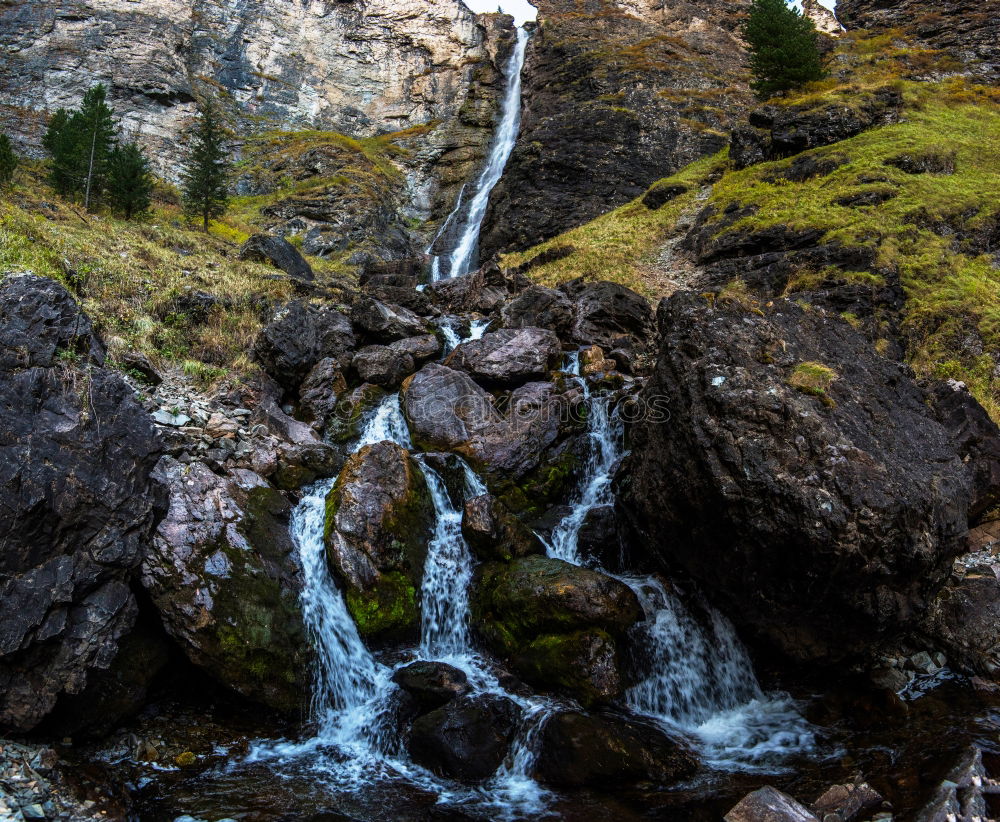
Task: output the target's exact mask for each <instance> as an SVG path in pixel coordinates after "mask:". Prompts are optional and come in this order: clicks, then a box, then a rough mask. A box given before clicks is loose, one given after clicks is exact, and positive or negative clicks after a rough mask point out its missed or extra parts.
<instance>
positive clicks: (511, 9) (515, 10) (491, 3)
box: [465, 0, 836, 25]
mask: <svg viewBox="0 0 1000 822" xmlns="http://www.w3.org/2000/svg"><path fill="white" fill-rule="evenodd" d="M819 1H820V3H822V4H823V5H824V6H826V7H827V8H828V9H832V8H833V5H834V3H835V2H836V0H819ZM465 5H467V6H468V7H469V8H470V9H472V10H473V11H475V12H486V11H496V10H497V0H465ZM499 5H500V10H501V11H504V12H506V13H507V14H510V15H513V17H514V19H515V20H516V21H517V25H521V23H523V22H524V21H525V20H534V19H535V16H536V15H537V14H538V10H537V9H536V8H535V7H534V6H532V5H531V4H530V3H529V2H528V0H500V3H499ZM794 5H798V4H797V3H795V4H794Z"/></svg>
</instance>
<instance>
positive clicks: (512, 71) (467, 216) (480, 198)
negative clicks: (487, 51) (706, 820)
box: [431, 26, 528, 282]
mask: <svg viewBox="0 0 1000 822" xmlns="http://www.w3.org/2000/svg"><path fill="white" fill-rule="evenodd" d="M527 45H528V32H527V30H526V29H525V28H524V27H523V26H519V27H518V28H517V35H516V39H515V42H514V49H513V50H512V51H511V54H510V58H509V59H508V61H507V67H506V69H505V71H504V79H505V81H506V92H505V93H504V99H503V105H502V108H501V113H500V124H499V126H498V127H497V131H496V135H495V136H494V138H493V144H492V145H491V147H490V153H489V156H488V157H487V159H486V166H485V167H484V168H483V171H482V173H481V174H480V175H479V179H478V180H477V181H476V185H475V192H474V193H473V195H472V196H471V197H470V198H469V199H468V205H467V206H465V207H464V208H463V204H462V194H464V193H465V189H464V188H463V189H462V194H460V195H459V202H458V204H457V205H456V206H455V209H454V210H453V211H452V213H451V214H450V215H449V216H448V219H447V220H445V223H444V225H442V227H441V230H440V231H439V232H438V236H437V237H436V238H435V240H434V243H432V244H431V248H434V247H435V246H436V245H438V244H439V241H440V239H441V238H443V237H444V236H445V235H446V234H447V233H448V231H449V230H450V229H451V228H452V227H453V226H457V227H458V228H459V233H458V235H457V239H456V241H455V244H454V246H453V247H452V249H451V252H450V253H449V254H447V255H438V256H435V257H434V258H433V259H432V260H431V281H432V282H433V281H436V280H439V279H445V278H450V277H461V276H463V275H465V274H468V273H469V271H470V270H471V269H472V265H473V262H474V261H475V258H476V253H477V252H478V250H479V233H480V231H481V229H482V227H483V218H484V217H485V216H486V207H487V206H488V205H489V201H490V193H491V192H492V191H493V188H494V186H496V184H497V183H498V182H499V181H500V178H501V176H503V170H504V167H505V166H506V165H507V160H508V159H509V158H510V153H511V151H513V150H514V143H515V142H516V141H517V134H518V129H519V128H520V125H521V69H522V68H523V67H524V55H525V50H526V48H527Z"/></svg>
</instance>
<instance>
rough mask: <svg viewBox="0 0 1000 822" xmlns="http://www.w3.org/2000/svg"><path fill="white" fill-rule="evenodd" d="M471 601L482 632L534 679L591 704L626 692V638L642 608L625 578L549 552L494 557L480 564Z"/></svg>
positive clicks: (640, 614) (640, 615) (521, 671)
mask: <svg viewBox="0 0 1000 822" xmlns="http://www.w3.org/2000/svg"><path fill="white" fill-rule="evenodd" d="M471 606H472V624H473V626H474V627H475V628H476V630H477V631H478V633H479V634H480V636H482V637H483V638H484V639H485V641H486V642H487V644H488V645H489V646H490V647H491V648H492V649H493V650H494V651H495V652H496V653H498V654H501V655H502V656H504V657H506V658H508V659H510V661H511V662H512V663H513V665H514V666H515V668H516V669H517V670H518V672H519V673H520V674H521V675H523V676H524V677H525V678H526V679H529V680H530V681H532V682H535V683H537V684H539V685H543V686H548V687H554V688H562V689H565V690H567V691H569V692H571V693H572V694H573V695H574V696H575V697H577V698H578V699H579V700H580V701H581V702H582V703H584V704H592V703H595V702H607V701H611V700H613V699H616V698H617V697H619V696H621V693H622V691H623V689H624V687H625V685H626V684H627V683H626V681H625V676H624V674H623V673H622V669H621V660H620V659H619V653H618V641H619V640H620V639H621V638H622V637H624V635H625V633H626V632H627V631H628V629H629V628H630V627H631V626H633V625H634V624H635V623H637V622H638V621H639V620H641V619H642V609H641V607H640V606H639V602H638V600H637V599H636V596H635V594H634V593H633V592H632V590H631V589H630V588H629V587H628V586H626V585H625V584H623V583H621V582H619V581H618V580H617V579H615V578H613V577H610V576H608V575H607V574H603V573H601V572H599V571H593V570H590V569H588V568H581V567H580V566H577V565H572V564H571V563H568V562H563V561H562V560H559V559H552V558H550V557H546V556H528V557H523V558H520V559H515V560H514V561H512V562H490V563H486V564H485V565H483V566H481V567H480V568H479V569H478V570H477V574H476V579H475V582H474V585H473V590H472V601H471Z"/></svg>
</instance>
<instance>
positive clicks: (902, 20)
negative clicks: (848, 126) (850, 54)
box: [837, 0, 1000, 83]
mask: <svg viewBox="0 0 1000 822" xmlns="http://www.w3.org/2000/svg"><path fill="white" fill-rule="evenodd" d="M837 17H838V18H839V19H840V21H841V22H842V23H843V24H844V25H845V26H847V28H848V29H870V30H872V31H886V30H889V29H903V30H905V31H906V32H907V33H908V34H910V35H912V36H914V37H915V38H916V40H917V42H918V43H919V44H920V45H923V46H925V47H926V48H931V49H941V50H942V51H944V52H945V53H947V54H948V55H949V56H951V57H952V58H953V59H954V60H955V61H956V62H957V63H958V64H960V65H961V66H962V67H963V68H964V70H965V71H967V72H968V73H970V74H972V75H973V76H975V77H977V78H980V79H981V80H982V81H983V82H987V83H997V82H1000V2H997V0H987V2H985V3H976V2H971V0H945V2H943V3H933V4H931V3H927V2H925V0H888V2H887V1H886V0H841V2H838V3H837Z"/></svg>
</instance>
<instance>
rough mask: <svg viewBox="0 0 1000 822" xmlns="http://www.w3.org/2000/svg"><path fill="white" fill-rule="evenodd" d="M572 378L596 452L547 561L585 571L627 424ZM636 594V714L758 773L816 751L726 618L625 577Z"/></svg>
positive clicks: (645, 580)
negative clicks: (589, 532)
mask: <svg viewBox="0 0 1000 822" xmlns="http://www.w3.org/2000/svg"><path fill="white" fill-rule="evenodd" d="M566 370H567V371H569V372H570V373H572V374H574V375H576V376H577V377H578V378H579V381H580V384H581V386H582V388H583V391H584V397H585V401H586V403H587V405H588V415H587V423H588V432H587V433H588V441H589V446H590V454H589V457H588V460H587V464H586V468H585V471H584V476H583V478H582V479H581V481H580V490H579V491H578V493H577V495H576V496H575V497H574V499H573V502H572V504H571V506H570V510H569V512H568V513H567V514H566V516H565V517H563V519H562V520H561V521H560V522H559V524H558V525H557V526H556V528H554V529H553V531H552V534H551V536H550V538H549V542H548V544H547V553H548V555H549V556H551V557H556V558H558V559H563V560H566V561H567V562H572V563H574V564H577V565H579V564H581V563H583V562H584V561H586V560H587V559H588V558H587V557H582V556H581V555H580V551H579V545H578V541H579V534H580V529H581V527H582V525H583V523H584V521H585V520H586V517H587V514H588V513H589V512H590V511H591V510H592V509H593V508H595V507H597V506H601V505H610V504H612V503H613V502H614V494H613V490H612V485H611V482H612V479H613V472H614V468H615V466H616V464H617V463H618V461H619V460H620V459H621V458H622V457H624V456H625V453H626V451H625V433H624V426H623V424H622V422H621V420H620V419H619V417H618V416H617V415H616V413H615V411H614V409H613V408H612V397H610V396H594V395H592V394H591V392H590V389H589V387H588V386H587V381H586V380H585V379H583V378H580V377H579V375H580V362H579V355H576V354H574V355H572V356H571V357H570V360H569V363H568V364H567V369H566ZM618 578H619V579H620V580H621V581H622V582H624V583H625V584H626V585H628V586H629V587H630V588H631V589H632V590H633V591H634V592H635V594H636V596H637V598H638V600H639V603H640V604H641V606H642V608H643V611H644V613H645V616H646V619H645V621H644V622H642V623H640V624H639V625H637V626H636V627H635V628H634V629H633V638H634V640H635V642H636V645H637V649H636V650H637V651H638V653H639V655H640V656H641V659H640V660H639V661H640V667H641V668H642V670H644V671H646V672H648V673H647V675H646V677H645V678H644V679H642V680H641V681H640V682H638V683H637V684H636V685H635V686H634V687H632V688H631V689H630V690H629V691H628V693H627V695H626V702H627V704H628V706H629V707H630V708H631V709H632V710H633V711H635V712H636V713H639V714H644V715H646V716H649V717H652V718H654V719H657V720H658V721H660V722H662V723H663V724H664V725H667V726H669V727H671V728H673V729H675V730H678V731H680V732H682V733H685V734H687V735H689V736H691V737H693V738H694V739H695V740H696V741H697V742H698V744H699V747H700V748H701V749H702V754H703V756H704V758H705V759H706V761H707V762H709V763H710V764H713V765H716V766H718V767H725V768H730V769H733V768H736V769H752V768H753V767H754V766H755V763H757V762H759V761H761V760H763V759H772V758H773V756H774V755H775V754H783V753H789V752H792V751H801V750H806V749H808V748H810V747H812V745H813V743H814V737H813V733H812V729H811V726H810V725H809V724H808V723H807V722H806V721H805V720H804V719H803V718H802V717H801V716H800V715H799V714H798V712H797V711H796V709H795V706H794V704H793V703H792V701H791V700H790V699H789V698H787V697H785V696H783V695H781V694H765V693H764V692H763V690H762V689H761V687H760V685H759V684H758V682H757V678H756V676H755V674H754V671H753V665H752V664H751V662H750V658H749V656H748V655H747V653H746V649H745V648H744V647H743V645H742V643H741V642H740V640H739V638H738V637H737V636H736V632H735V631H734V630H733V627H732V625H731V624H730V622H729V620H727V619H726V618H725V617H724V616H723V615H722V614H721V613H719V612H718V611H716V610H715V609H713V608H711V607H710V606H708V605H706V606H705V607H704V611H705V615H704V619H702V620H699V619H697V618H696V617H695V616H694V614H692V612H691V611H690V610H689V609H688V608H687V606H686V605H685V604H684V602H682V600H681V599H680V598H679V597H678V596H677V595H676V594H674V593H673V592H672V591H670V590H668V588H667V587H666V586H665V585H664V583H663V582H662V581H661V580H660V579H659V578H658V577H656V576H620V577H618Z"/></svg>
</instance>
